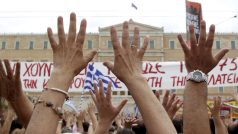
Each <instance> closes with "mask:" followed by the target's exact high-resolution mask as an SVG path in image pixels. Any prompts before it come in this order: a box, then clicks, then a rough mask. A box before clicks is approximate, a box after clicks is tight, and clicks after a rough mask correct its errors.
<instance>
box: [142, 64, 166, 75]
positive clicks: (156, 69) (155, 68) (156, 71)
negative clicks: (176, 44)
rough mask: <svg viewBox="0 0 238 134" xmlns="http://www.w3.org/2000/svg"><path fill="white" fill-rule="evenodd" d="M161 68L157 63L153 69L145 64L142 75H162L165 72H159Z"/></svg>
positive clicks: (150, 65)
mask: <svg viewBox="0 0 238 134" xmlns="http://www.w3.org/2000/svg"><path fill="white" fill-rule="evenodd" d="M161 67H162V65H160V64H159V63H156V64H155V66H154V67H153V65H152V64H151V63H146V64H145V68H144V69H143V74H150V73H151V74H156V73H160V74H164V73H165V72H164V71H161V70H160V68H161Z"/></svg>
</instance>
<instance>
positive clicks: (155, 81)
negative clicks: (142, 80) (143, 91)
mask: <svg viewBox="0 0 238 134" xmlns="http://www.w3.org/2000/svg"><path fill="white" fill-rule="evenodd" d="M147 82H148V83H151V87H161V85H162V77H160V78H158V77H149V78H148V79H147Z"/></svg>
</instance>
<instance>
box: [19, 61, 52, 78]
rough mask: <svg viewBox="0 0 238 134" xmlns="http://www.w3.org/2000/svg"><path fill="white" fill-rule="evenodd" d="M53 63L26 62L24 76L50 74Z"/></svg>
mask: <svg viewBox="0 0 238 134" xmlns="http://www.w3.org/2000/svg"><path fill="white" fill-rule="evenodd" d="M51 67H53V63H50V64H47V63H25V68H26V71H25V72H24V74H23V76H50V73H51Z"/></svg>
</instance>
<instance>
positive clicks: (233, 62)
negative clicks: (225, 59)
mask: <svg viewBox="0 0 238 134" xmlns="http://www.w3.org/2000/svg"><path fill="white" fill-rule="evenodd" d="M235 60H236V58H233V59H232V60H231V63H232V64H233V65H234V68H231V69H230V71H234V70H236V69H237V64H236V62H235Z"/></svg>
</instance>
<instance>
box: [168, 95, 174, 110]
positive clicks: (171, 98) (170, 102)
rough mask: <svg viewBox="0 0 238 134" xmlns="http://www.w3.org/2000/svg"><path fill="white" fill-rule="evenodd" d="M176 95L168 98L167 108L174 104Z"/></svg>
mask: <svg viewBox="0 0 238 134" xmlns="http://www.w3.org/2000/svg"><path fill="white" fill-rule="evenodd" d="M175 97H176V95H175V94H172V95H171V97H170V98H169V101H168V103H167V107H168V108H170V107H171V106H172V103H173V102H174V99H175Z"/></svg>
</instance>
